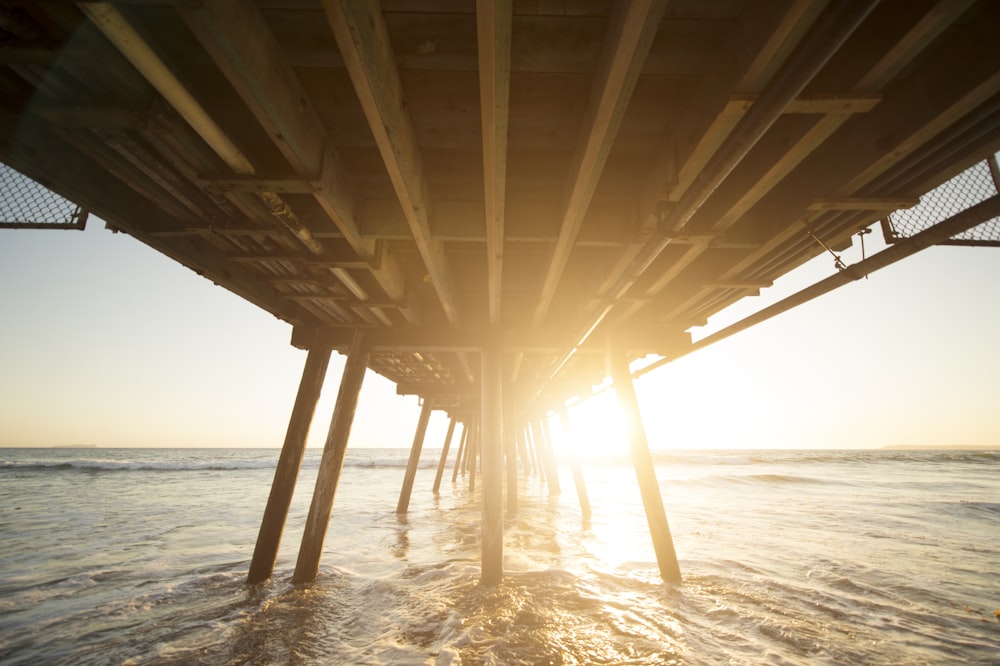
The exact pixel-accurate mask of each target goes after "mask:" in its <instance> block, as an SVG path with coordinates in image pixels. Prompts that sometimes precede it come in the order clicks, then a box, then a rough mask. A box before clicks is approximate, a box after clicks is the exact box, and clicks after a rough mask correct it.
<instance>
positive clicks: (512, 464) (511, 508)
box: [503, 384, 518, 516]
mask: <svg viewBox="0 0 1000 666" xmlns="http://www.w3.org/2000/svg"><path fill="white" fill-rule="evenodd" d="M503 405H504V415H503V444H504V455H505V456H506V462H507V515H508V516H515V515H517V495H518V492H517V451H518V442H517V430H518V428H517V425H516V424H515V422H514V419H515V416H516V414H515V411H514V395H513V387H512V386H510V384H505V385H504V403H503Z"/></svg>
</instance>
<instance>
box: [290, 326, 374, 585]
mask: <svg viewBox="0 0 1000 666" xmlns="http://www.w3.org/2000/svg"><path fill="white" fill-rule="evenodd" d="M368 357H369V350H368V346H367V344H366V341H365V332H364V329H360V328H359V329H357V330H355V332H354V337H353V339H352V341H351V349H350V351H348V353H347V363H346V364H345V365H344V374H343V376H342V377H341V380H340V391H339V392H338V393H337V402H336V404H335V405H334V408H333V417H332V418H331V419H330V430H329V431H328V433H327V437H326V444H325V445H324V446H323V457H322V458H321V459H320V462H319V471H318V472H317V474H316V487H315V489H314V490H313V496H312V502H311V503H310V505H309V514H308V516H307V517H306V527H305V531H304V532H303V533H302V545H301V546H300V547H299V556H298V560H297V561H296V562H295V573H294V574H293V575H292V582H294V583H307V582H310V581H313V580H315V579H316V574H317V573H318V572H319V559H320V555H321V554H322V552H323V542H324V541H325V539H326V529H327V526H328V525H329V524H330V512H331V511H332V510H333V498H334V496H335V495H336V494H337V483H338V482H339V481H340V472H341V470H342V469H343V467H344V454H345V453H346V452H347V441H348V439H349V438H350V435H351V425H352V424H353V423H354V412H355V410H356V409H357V406H358V394H359V393H360V392H361V384H362V383H363V382H364V379H365V371H366V369H367V366H368Z"/></svg>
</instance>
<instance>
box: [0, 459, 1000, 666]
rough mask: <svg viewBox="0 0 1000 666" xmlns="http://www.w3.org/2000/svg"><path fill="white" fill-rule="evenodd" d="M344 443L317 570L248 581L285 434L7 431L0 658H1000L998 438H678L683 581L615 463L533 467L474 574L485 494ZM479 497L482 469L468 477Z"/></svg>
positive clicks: (304, 497) (298, 513) (663, 483)
mask: <svg viewBox="0 0 1000 666" xmlns="http://www.w3.org/2000/svg"><path fill="white" fill-rule="evenodd" d="M407 455H408V452H407V451H406V450H403V449H353V448H349V449H348V455H347V461H346V464H345V467H344V472H343V476H342V478H341V481H340V486H339V489H338V494H337V497H336V501H335V504H334V509H333V516H332V519H331V523H330V529H329V531H328V533H327V539H326V547H325V551H324V554H323V559H322V561H321V568H320V574H319V578H318V579H317V581H316V583H315V584H313V585H308V586H294V585H292V584H291V582H290V579H291V574H292V570H293V569H294V566H295V557H296V554H297V552H298V547H299V541H300V539H301V534H302V529H303V525H304V517H305V514H306V511H307V509H308V505H309V499H310V496H311V493H312V487H313V482H314V479H315V475H316V469H317V465H318V460H319V451H313V450H310V451H309V452H308V453H307V457H306V461H305V463H304V466H303V470H302V473H301V474H300V477H299V484H298V491H297V492H296V495H295V499H294V501H293V505H292V510H291V514H290V516H289V521H288V525H287V526H286V529H285V536H284V538H283V540H282V545H281V550H280V552H279V556H278V562H277V567H276V569H275V575H274V577H273V579H272V580H271V581H269V582H267V583H264V584H261V585H258V586H252V587H249V586H247V585H246V584H245V582H244V579H245V576H246V573H247V569H248V566H249V561H250V557H251V556H252V554H253V547H254V541H255V539H256V536H257V530H258V527H259V521H260V517H261V514H262V512H263V509H264V504H265V501H266V498H267V493H268V490H269V487H270V482H271V477H272V474H273V470H274V465H275V463H276V461H277V457H278V451H277V450H274V449H269V450H254V449H249V450H248V449H3V450H0V461H2V464H0V544H2V545H0V548H2V550H0V556H2V557H0V662H2V663H4V664H765V663H766V664H959V663H961V664H997V663H1000V617H998V615H997V611H998V609H1000V453H998V452H997V451H890V450H879V451H777V450H775V451H672V452H665V453H657V454H656V464H657V474H658V478H659V480H660V487H661V491H662V493H663V498H664V504H665V506H666V510H667V515H668V518H669V520H670V527H671V530H672V532H673V535H674V542H675V546H676V550H677V554H678V557H679V559H680V565H681V569H682V572H683V575H684V582H683V583H682V584H681V585H679V586H670V585H667V584H665V583H663V582H661V581H660V579H659V576H658V570H657V567H656V562H655V556H654V553H653V548H652V543H651V541H650V537H649V533H648V529H647V527H646V523H645V517H644V514H643V512H642V504H641V500H640V497H639V491H638V488H637V486H636V483H635V476H634V473H633V471H632V469H631V466H630V464H629V462H628V459H627V458H626V459H604V460H601V461H584V464H583V474H584V477H585V479H586V483H587V489H588V492H589V495H590V501H591V504H592V506H593V516H592V517H591V518H590V520H583V519H582V517H581V512H580V508H579V505H578V503H577V499H576V494H575V491H574V487H573V482H572V477H571V475H570V472H569V469H568V467H566V466H563V467H562V469H561V475H562V489H563V492H562V494H561V495H559V496H558V497H549V494H548V491H547V489H546V487H545V486H544V484H543V482H542V481H541V480H540V479H538V478H537V477H532V476H527V477H525V478H523V479H522V480H521V482H520V486H519V494H520V500H521V501H520V508H519V511H518V513H517V515H516V516H513V517H508V518H507V519H506V527H505V568H506V576H505V578H504V580H503V583H502V584H501V585H499V586H497V587H492V588H487V587H483V586H480V585H479V584H478V575H479V546H478V541H479V514H480V507H479V503H478V493H470V491H469V484H468V479H467V478H466V477H464V476H459V479H458V482H457V483H455V484H453V483H452V482H451V470H450V469H449V471H448V472H447V474H446V476H445V479H444V482H443V484H442V488H441V493H440V495H439V496H434V495H433V494H432V492H431V486H432V483H433V479H434V468H435V466H436V464H437V457H438V455H439V451H436V450H434V449H427V450H425V451H424V454H423V456H422V458H421V467H420V469H419V471H418V474H417V480H416V484H415V486H414V490H413V496H412V500H411V502H410V510H409V513H408V514H407V515H406V516H405V517H397V515H396V513H395V507H396V501H397V498H398V493H399V489H400V486H401V484H402V480H403V474H404V470H405V465H406V459H407ZM477 491H478V487H477Z"/></svg>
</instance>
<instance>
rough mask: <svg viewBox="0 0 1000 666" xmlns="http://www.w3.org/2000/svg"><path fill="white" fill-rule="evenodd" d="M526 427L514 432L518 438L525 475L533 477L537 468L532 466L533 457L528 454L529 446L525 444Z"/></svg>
mask: <svg viewBox="0 0 1000 666" xmlns="http://www.w3.org/2000/svg"><path fill="white" fill-rule="evenodd" d="M524 430H525V429H524V427H520V428H517V429H516V430H515V432H514V434H515V436H516V437H517V452H518V455H519V456H520V458H521V466H522V467H523V468H524V473H525V475H531V474H534V473H535V468H534V467H533V466H532V464H531V456H530V454H529V453H528V444H527V442H525V433H524Z"/></svg>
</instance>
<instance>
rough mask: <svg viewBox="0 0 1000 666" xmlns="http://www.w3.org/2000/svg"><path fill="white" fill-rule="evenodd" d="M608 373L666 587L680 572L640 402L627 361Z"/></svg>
mask: <svg viewBox="0 0 1000 666" xmlns="http://www.w3.org/2000/svg"><path fill="white" fill-rule="evenodd" d="M611 370H612V375H613V377H614V382H615V392H616V393H617V394H618V400H619V401H620V403H621V406H622V411H623V412H624V413H625V417H626V421H627V423H628V440H629V447H630V449H631V451H632V465H633V466H634V467H635V475H636V478H637V480H638V482H639V492H640V493H641V495H642V504H643V506H644V507H645V509H646V521H647V522H648V523H649V533H650V535H651V536H652V537H653V549H654V550H655V551H656V562H657V565H658V566H659V568H660V576H661V577H662V578H663V580H664V581H666V582H668V583H679V582H681V569H680V565H679V564H678V563H677V553H676V552H674V540H673V537H672V536H671V535H670V525H669V524H668V523H667V513H666V511H664V509H663V498H662V497H661V496H660V486H659V482H658V481H657V480H656V468H655V467H654V465H653V456H652V454H650V452H649V443H648V442H647V441H646V431H645V429H644V428H643V425H642V414H641V413H640V412H639V401H638V399H637V398H636V395H635V387H634V386H633V385H632V375H631V373H630V372H629V367H628V360H627V359H626V357H625V356H624V355H616V356H614V358H613V359H612V366H611Z"/></svg>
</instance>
